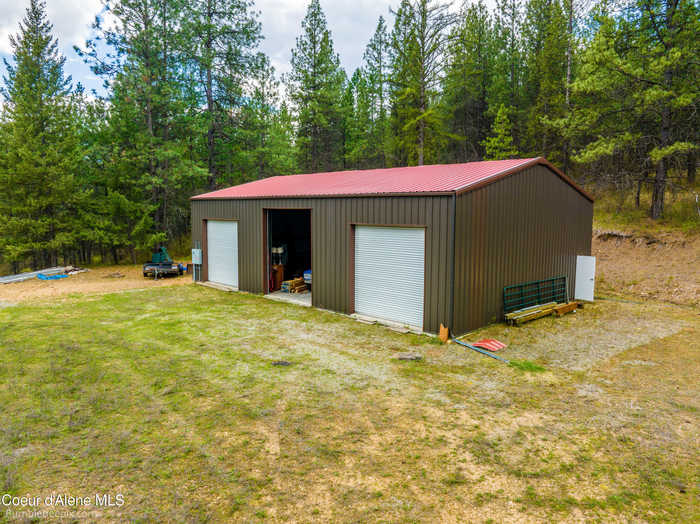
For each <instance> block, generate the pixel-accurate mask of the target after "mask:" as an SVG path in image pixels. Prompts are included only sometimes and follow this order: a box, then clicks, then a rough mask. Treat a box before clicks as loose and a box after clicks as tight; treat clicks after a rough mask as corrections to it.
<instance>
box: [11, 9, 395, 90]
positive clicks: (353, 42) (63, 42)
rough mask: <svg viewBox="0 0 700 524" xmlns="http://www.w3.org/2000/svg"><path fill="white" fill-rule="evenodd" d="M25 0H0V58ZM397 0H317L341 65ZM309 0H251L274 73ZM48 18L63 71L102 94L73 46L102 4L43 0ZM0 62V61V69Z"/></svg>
mask: <svg viewBox="0 0 700 524" xmlns="http://www.w3.org/2000/svg"><path fill="white" fill-rule="evenodd" d="M28 3H29V2H28V0H0V58H9V57H10V53H11V47H10V42H9V36H10V35H11V34H16V33H17V30H18V25H19V22H20V20H21V19H22V18H23V17H24V11H25V9H26V6H27V5H28ZM398 3H399V0H394V1H390V0H352V1H348V0H321V7H322V8H323V10H324V12H325V13H326V19H327V20H328V27H329V29H330V30H331V34H332V36H333V43H334V45H335V50H336V52H337V53H339V55H340V61H341V64H342V66H343V67H344V68H345V70H346V71H348V74H349V75H350V74H352V72H353V71H354V70H355V68H357V67H359V66H360V65H361V64H362V55H363V54H364V50H365V46H366V45H367V42H368V41H369V39H370V38H371V36H372V34H373V33H374V30H375V28H376V25H377V20H378V19H379V16H380V15H383V16H384V18H385V19H390V18H391V16H390V14H389V7H390V6H392V5H393V6H394V7H396V6H397V5H398ZM307 5H308V0H256V2H255V10H256V11H258V12H259V13H260V16H259V20H260V22H261V23H262V32H263V35H264V36H265V39H264V40H263V41H262V43H261V46H260V49H261V50H262V51H263V52H265V54H267V55H268V56H269V57H270V60H271V62H272V65H273V66H274V67H275V69H276V70H277V73H278V75H280V74H281V73H285V72H287V71H289V60H290V58H291V50H292V48H293V47H294V45H295V42H296V37H297V36H298V35H299V34H300V32H301V20H302V19H303V18H304V15H305V14H306V7H307ZM46 7H47V13H48V17H49V20H50V21H51V23H53V25H54V33H55V35H56V36H57V37H58V41H59V46H60V48H61V50H62V52H63V54H64V56H65V57H66V67H65V71H66V73H67V74H69V75H71V76H72V77H73V81H74V82H81V83H82V84H83V85H84V86H85V87H86V88H87V89H88V90H91V89H96V90H97V91H98V93H100V94H104V91H103V90H102V81H101V80H100V79H98V78H97V77H95V75H93V74H92V72H91V71H90V69H89V67H88V66H87V65H86V64H85V63H83V61H82V59H80V58H79V57H78V56H77V55H76V54H75V51H74V50H73V46H74V45H78V46H81V47H82V46H83V44H84V42H85V40H86V38H88V37H89V36H90V33H91V29H90V24H91V23H92V21H93V20H94V18H95V15H96V14H97V13H99V12H100V10H101V8H102V7H101V2H100V0H46ZM4 72H5V67H4V65H2V64H0V74H4Z"/></svg>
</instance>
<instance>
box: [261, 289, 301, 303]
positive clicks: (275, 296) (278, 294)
mask: <svg viewBox="0 0 700 524" xmlns="http://www.w3.org/2000/svg"><path fill="white" fill-rule="evenodd" d="M265 298H269V299H271V300H279V301H280V302H289V303H290V304H297V305H300V306H306V307H311V292H310V291H307V292H306V293H284V292H283V291H274V292H272V293H270V294H268V295H265Z"/></svg>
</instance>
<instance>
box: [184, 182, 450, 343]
mask: <svg viewBox="0 0 700 524" xmlns="http://www.w3.org/2000/svg"><path fill="white" fill-rule="evenodd" d="M453 202H454V200H453V197H451V196H431V197H425V196H421V197H415V196H396V197H357V198H311V199H291V198H290V199H259V200H252V199H246V200H193V201H192V241H193V245H194V242H196V241H197V240H200V241H201V240H202V238H201V236H202V223H203V220H206V219H211V220H216V219H228V220H230V219H235V220H238V239H239V260H238V268H239V269H238V271H239V276H238V280H239V289H241V290H244V291H250V292H253V293H262V292H263V291H264V290H263V283H264V280H263V278H264V277H263V227H262V225H263V209H266V208H270V209H275V208H276V209H290V208H297V209H300V208H306V209H311V210H312V213H311V220H312V225H311V235H312V238H311V245H312V262H311V263H312V266H313V272H314V274H313V279H314V286H313V304H314V306H316V307H321V308H325V309H331V310H334V311H340V312H343V313H350V312H351V307H352V300H351V299H352V297H351V296H350V293H351V279H352V271H351V269H352V265H351V257H352V252H351V250H352V244H351V231H352V224H375V225H404V226H406V225H414V226H425V227H426V246H425V249H426V253H425V258H426V266H425V282H426V284H425V305H424V322H423V329H424V330H426V331H429V332H437V331H438V329H439V327H440V323H444V324H448V323H449V315H450V299H451V293H450V288H451V278H450V277H451V262H450V261H451V260H452V257H453V249H452V247H453V244H452V240H451V239H452V230H451V216H452V213H453V211H452V209H453V205H454V204H453ZM396 278H397V279H398V278H401V267H397V268H396Z"/></svg>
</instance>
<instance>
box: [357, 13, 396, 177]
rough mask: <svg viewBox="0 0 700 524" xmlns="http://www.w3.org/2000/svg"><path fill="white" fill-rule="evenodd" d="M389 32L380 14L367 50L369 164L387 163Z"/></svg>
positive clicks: (374, 165)
mask: <svg viewBox="0 0 700 524" xmlns="http://www.w3.org/2000/svg"><path fill="white" fill-rule="evenodd" d="M389 43H390V42H389V34H388V33H387V29H386V22H385V21H384V17H382V16H380V17H379V21H378V22H377V28H376V29H375V31H374V35H372V38H371V39H370V41H369V43H368V44H367V48H366V49H365V54H364V66H363V70H364V72H365V77H366V81H367V90H368V95H369V96H370V101H369V104H370V120H371V122H370V125H371V131H370V135H371V136H370V138H369V144H368V148H369V151H368V153H367V155H368V165H369V166H370V167H386V159H387V147H388V145H387V132H388V117H387V113H388V111H387V105H388V98H389V82H388V76H389Z"/></svg>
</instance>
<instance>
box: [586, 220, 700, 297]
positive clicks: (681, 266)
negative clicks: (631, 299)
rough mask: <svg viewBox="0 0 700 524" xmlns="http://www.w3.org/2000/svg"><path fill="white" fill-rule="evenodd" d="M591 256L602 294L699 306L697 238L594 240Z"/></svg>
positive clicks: (673, 235)
mask: <svg viewBox="0 0 700 524" xmlns="http://www.w3.org/2000/svg"><path fill="white" fill-rule="evenodd" d="M593 255H594V256H595V257H597V265H598V267H597V277H598V278H597V283H596V286H597V290H598V291H599V292H601V293H605V294H611V293H621V294H623V295H633V296H636V297H640V298H642V299H655V300H663V301H668V302H673V303H676V304H685V305H690V306H698V305H700V236H697V235H696V236H694V237H687V236H684V235H681V234H678V233H666V234H661V235H653V236H646V237H636V236H634V235H633V236H632V237H631V238H629V239H614V238H613V239H609V240H602V239H601V238H594V239H593Z"/></svg>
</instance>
